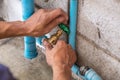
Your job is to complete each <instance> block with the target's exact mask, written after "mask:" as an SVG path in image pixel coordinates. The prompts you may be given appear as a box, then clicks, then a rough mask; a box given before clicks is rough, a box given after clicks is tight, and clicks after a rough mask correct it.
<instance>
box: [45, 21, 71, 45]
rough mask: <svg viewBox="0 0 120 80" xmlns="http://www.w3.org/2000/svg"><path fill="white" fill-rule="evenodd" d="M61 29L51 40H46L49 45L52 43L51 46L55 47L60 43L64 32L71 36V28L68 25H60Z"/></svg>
mask: <svg viewBox="0 0 120 80" xmlns="http://www.w3.org/2000/svg"><path fill="white" fill-rule="evenodd" d="M58 26H59V28H60V29H58V30H57V32H56V33H55V34H53V35H51V37H50V38H47V39H46V40H47V41H48V43H50V44H51V45H55V44H56V43H57V41H58V39H59V38H60V36H61V35H62V34H63V32H65V33H66V34H67V35H69V33H70V32H69V31H70V30H69V28H68V26H67V25H65V24H63V23H61V24H59V25H58Z"/></svg>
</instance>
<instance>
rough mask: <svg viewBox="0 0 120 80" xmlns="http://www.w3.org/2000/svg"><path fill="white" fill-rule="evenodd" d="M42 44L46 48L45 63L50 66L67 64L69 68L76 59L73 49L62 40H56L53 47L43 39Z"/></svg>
mask: <svg viewBox="0 0 120 80" xmlns="http://www.w3.org/2000/svg"><path fill="white" fill-rule="evenodd" d="M44 46H45V48H46V53H45V55H46V60H47V63H48V64H49V65H50V66H51V67H52V68H54V67H59V66H64V65H65V66H67V67H69V68H71V67H72V65H73V64H74V63H75V61H76V54H75V51H74V50H73V49H72V47H71V46H70V45H69V44H66V43H65V42H64V41H58V42H57V44H56V45H55V46H54V48H51V46H50V44H49V43H48V42H46V41H44Z"/></svg>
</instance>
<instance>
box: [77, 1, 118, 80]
mask: <svg viewBox="0 0 120 80" xmlns="http://www.w3.org/2000/svg"><path fill="white" fill-rule="evenodd" d="M119 14H120V1H119V0H79V12H78V26H77V27H78V28H77V40H76V41H77V52H78V54H79V55H78V56H79V58H78V63H79V64H84V65H88V66H91V67H92V68H94V69H95V70H96V71H97V72H98V73H99V74H100V75H101V76H102V78H103V79H104V80H120V76H119V75H120V53H119V52H120V28H119V26H120V15H119Z"/></svg>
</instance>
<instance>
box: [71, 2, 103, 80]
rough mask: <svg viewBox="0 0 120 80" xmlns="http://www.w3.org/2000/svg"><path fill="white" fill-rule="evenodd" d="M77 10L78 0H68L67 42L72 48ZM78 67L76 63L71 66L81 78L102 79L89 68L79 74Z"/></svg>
mask: <svg viewBox="0 0 120 80" xmlns="http://www.w3.org/2000/svg"><path fill="white" fill-rule="evenodd" d="M77 11H78V0H70V35H69V44H71V46H72V48H73V49H74V50H75V49H76V28H77ZM79 69H80V67H78V66H77V65H73V66H72V69H71V70H72V72H73V73H75V74H76V75H78V76H79V77H81V78H82V79H83V80H102V78H101V77H100V76H99V75H98V74H97V73H96V72H95V71H94V70H93V69H90V70H88V71H87V72H86V73H85V76H82V75H81V74H80V70H79Z"/></svg>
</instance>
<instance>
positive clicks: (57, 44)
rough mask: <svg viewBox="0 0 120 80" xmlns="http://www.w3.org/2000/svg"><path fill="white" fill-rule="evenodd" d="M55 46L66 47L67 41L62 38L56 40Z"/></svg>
mask: <svg viewBox="0 0 120 80" xmlns="http://www.w3.org/2000/svg"><path fill="white" fill-rule="evenodd" d="M55 48H64V49H65V48H67V43H66V42H65V41H63V40H59V41H57V43H56V45H55Z"/></svg>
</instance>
